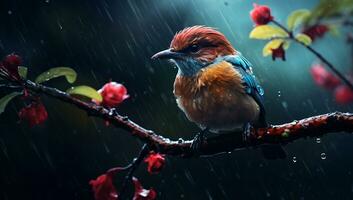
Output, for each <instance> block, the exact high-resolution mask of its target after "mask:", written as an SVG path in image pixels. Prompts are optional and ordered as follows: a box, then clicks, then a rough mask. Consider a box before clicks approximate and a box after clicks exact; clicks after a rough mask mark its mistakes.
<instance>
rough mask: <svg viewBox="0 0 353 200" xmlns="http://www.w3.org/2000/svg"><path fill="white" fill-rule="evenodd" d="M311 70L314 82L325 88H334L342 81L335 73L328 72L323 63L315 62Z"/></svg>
mask: <svg viewBox="0 0 353 200" xmlns="http://www.w3.org/2000/svg"><path fill="white" fill-rule="evenodd" d="M310 72H311V76H312V77H313V79H314V82H315V83H316V84H317V85H318V86H320V87H323V88H325V89H329V90H331V89H334V88H335V87H337V86H338V85H339V84H340V83H341V81H340V80H339V79H338V78H337V77H336V76H335V75H333V74H332V73H331V72H328V71H327V70H326V69H325V68H324V66H322V65H321V64H314V65H313V66H312V67H311V69H310Z"/></svg>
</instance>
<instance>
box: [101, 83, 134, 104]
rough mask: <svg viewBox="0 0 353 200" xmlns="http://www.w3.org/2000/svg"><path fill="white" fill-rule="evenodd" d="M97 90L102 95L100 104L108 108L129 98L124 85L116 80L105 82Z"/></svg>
mask: <svg viewBox="0 0 353 200" xmlns="http://www.w3.org/2000/svg"><path fill="white" fill-rule="evenodd" d="M98 92H99V93H100V94H101V95H102V97H103V101H102V102H101V104H102V105H103V106H106V107H109V108H112V107H116V106H118V105H119V104H120V103H122V102H123V101H124V100H125V99H127V98H129V95H128V94H127V89H126V88H125V86H124V85H122V84H120V83H116V82H109V83H107V84H105V85H104V86H103V87H102V88H101V89H100V90H98Z"/></svg>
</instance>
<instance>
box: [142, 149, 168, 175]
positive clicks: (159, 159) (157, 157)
mask: <svg viewBox="0 0 353 200" xmlns="http://www.w3.org/2000/svg"><path fill="white" fill-rule="evenodd" d="M145 162H146V163H147V164H148V165H147V171H148V173H150V174H157V173H159V172H160V171H161V170H162V169H163V167H164V164H165V158H164V155H161V154H159V153H154V152H151V153H150V154H149V155H148V157H147V158H145Z"/></svg>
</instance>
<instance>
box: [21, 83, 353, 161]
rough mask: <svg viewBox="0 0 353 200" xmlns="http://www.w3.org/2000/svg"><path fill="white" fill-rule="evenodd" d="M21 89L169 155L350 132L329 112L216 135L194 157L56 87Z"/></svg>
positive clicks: (349, 123) (352, 123) (182, 145)
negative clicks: (62, 104) (74, 109)
mask: <svg viewBox="0 0 353 200" xmlns="http://www.w3.org/2000/svg"><path fill="white" fill-rule="evenodd" d="M24 87H26V88H27V89H28V90H30V91H32V92H36V93H39V94H45V95H48V96H50V97H53V98H56V99H59V100H61V101H64V102H67V103H69V104H73V105H75V106H76V107H78V108H80V109H82V110H85V111H86V112H87V113H88V114H89V115H92V116H96V117H99V118H102V119H104V120H108V121H109V122H110V123H112V124H113V125H115V126H116V127H118V128H121V129H124V130H125V131H128V132H130V133H131V135H132V136H134V137H136V138H138V139H139V140H141V141H142V142H144V143H146V144H147V145H148V147H149V150H154V151H156V152H160V153H163V154H167V155H172V156H183V157H191V156H207V155H213V154H218V153H223V152H229V151H232V150H237V149H243V148H249V147H257V146H259V145H262V144H269V143H272V144H286V143H288V142H292V141H294V140H296V139H298V138H305V137H315V136H316V137H317V136H321V135H324V134H327V133H330V132H342V131H345V132H353V114H352V113H340V112H335V113H328V114H323V115H318V116H314V117H310V118H306V119H302V120H300V121H294V122H291V123H286V124H282V125H274V126H270V127H269V128H259V129H252V130H251V132H250V134H249V136H248V137H247V138H246V139H244V137H243V133H242V132H237V133H226V134H219V135H217V136H214V137H210V138H207V139H206V141H205V142H204V144H203V145H202V146H201V150H200V153H199V154H197V155H195V154H194V152H193V150H192V149H191V143H192V140H187V141H184V140H178V141H173V140H170V139H168V138H164V137H163V136H161V135H160V134H157V133H155V132H153V131H151V130H147V129H145V128H143V127H141V126H139V125H138V124H136V123H134V122H133V121H131V120H130V119H129V118H128V117H126V116H122V115H119V114H118V113H117V112H115V111H114V110H108V109H106V108H103V107H101V106H98V105H96V104H94V103H91V102H84V101H82V100H80V99H78V98H75V97H73V96H70V95H69V94H67V93H65V92H62V91H60V90H58V89H55V88H51V87H47V86H44V85H41V84H36V83H34V82H32V81H29V80H26V81H25V82H24Z"/></svg>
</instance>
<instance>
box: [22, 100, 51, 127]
mask: <svg viewBox="0 0 353 200" xmlns="http://www.w3.org/2000/svg"><path fill="white" fill-rule="evenodd" d="M18 116H19V118H20V119H21V120H26V121H28V123H29V126H30V127H33V126H35V125H38V124H41V123H43V122H45V121H46V120H47V118H48V113H47V110H46V109H45V107H44V105H43V104H42V103H41V102H34V103H31V104H30V105H28V106H27V107H24V108H22V109H21V110H20V112H19V113H18Z"/></svg>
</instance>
